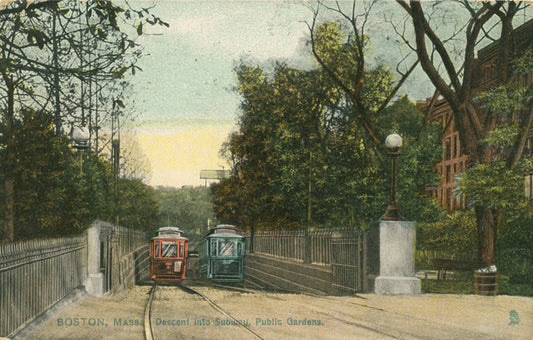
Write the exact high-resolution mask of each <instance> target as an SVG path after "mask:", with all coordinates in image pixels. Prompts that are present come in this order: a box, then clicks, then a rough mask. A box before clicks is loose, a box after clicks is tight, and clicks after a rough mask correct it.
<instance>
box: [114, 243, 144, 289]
mask: <svg viewBox="0 0 533 340" xmlns="http://www.w3.org/2000/svg"><path fill="white" fill-rule="evenodd" d="M149 252H150V246H149V245H145V246H142V247H140V248H138V249H137V250H135V251H133V252H131V253H129V254H127V255H124V256H122V258H121V259H120V263H119V268H120V269H119V272H120V282H121V285H120V286H115V287H114V288H113V289H114V290H117V289H121V288H123V289H130V288H132V287H133V286H135V284H138V283H141V282H147V281H149V280H150V253H149Z"/></svg>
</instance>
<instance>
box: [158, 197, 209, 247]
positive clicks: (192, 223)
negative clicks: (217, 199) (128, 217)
mask: <svg viewBox="0 0 533 340" xmlns="http://www.w3.org/2000/svg"><path fill="white" fill-rule="evenodd" d="M154 197H155V199H156V201H157V203H158V205H159V207H160V212H159V214H158V216H157V226H159V227H162V226H178V227H179V228H180V229H181V230H183V231H185V236H186V237H187V238H189V242H190V247H191V249H194V247H196V244H197V243H198V242H199V241H200V240H201V239H202V237H203V236H204V235H205V234H206V233H207V231H208V227H213V226H214V225H215V224H216V219H215V214H214V212H213V204H212V200H213V197H212V195H211V191H210V189H209V188H205V187H183V188H181V189H177V188H171V187H157V188H156V189H155V191H154ZM155 229H156V227H155V225H154V227H153V228H152V232H155Z"/></svg>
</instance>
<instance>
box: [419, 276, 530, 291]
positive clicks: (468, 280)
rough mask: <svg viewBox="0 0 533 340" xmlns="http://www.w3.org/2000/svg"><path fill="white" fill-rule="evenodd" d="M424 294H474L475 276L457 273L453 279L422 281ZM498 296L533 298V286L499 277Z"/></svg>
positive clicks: (506, 277)
mask: <svg viewBox="0 0 533 340" xmlns="http://www.w3.org/2000/svg"><path fill="white" fill-rule="evenodd" d="M422 292H424V293H441V294H474V276H473V274H472V273H457V274H456V275H454V277H453V278H447V279H441V280H435V279H422ZM498 295H520V296H533V285H531V284H528V283H511V282H510V281H509V277H508V276H505V275H499V279H498Z"/></svg>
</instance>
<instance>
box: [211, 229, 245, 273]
mask: <svg viewBox="0 0 533 340" xmlns="http://www.w3.org/2000/svg"><path fill="white" fill-rule="evenodd" d="M245 242H246V241H245V238H244V237H243V236H242V235H240V234H239V233H238V231H237V229H236V228H235V227H234V226H230V225H220V226H217V227H216V228H215V229H214V230H212V231H211V232H210V233H209V234H208V235H207V236H206V237H205V240H204V244H203V249H202V251H203V253H204V256H205V257H206V259H207V261H203V262H204V263H205V267H207V268H205V270H204V272H205V274H206V276H207V278H209V279H211V280H213V281H216V282H242V281H243V280H244V260H245V252H246V243H245Z"/></svg>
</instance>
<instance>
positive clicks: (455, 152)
mask: <svg viewBox="0 0 533 340" xmlns="http://www.w3.org/2000/svg"><path fill="white" fill-rule="evenodd" d="M453 158H457V135H455V136H453Z"/></svg>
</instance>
